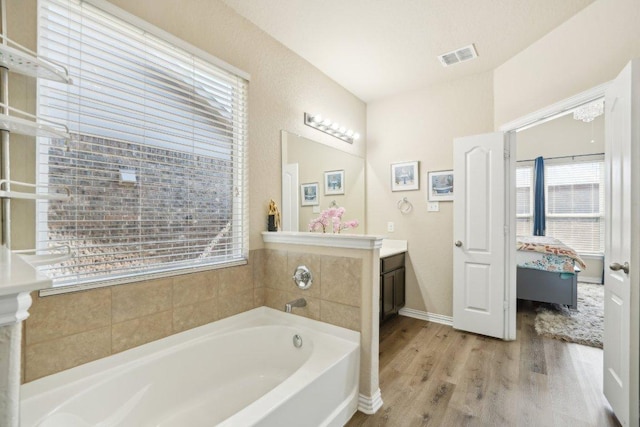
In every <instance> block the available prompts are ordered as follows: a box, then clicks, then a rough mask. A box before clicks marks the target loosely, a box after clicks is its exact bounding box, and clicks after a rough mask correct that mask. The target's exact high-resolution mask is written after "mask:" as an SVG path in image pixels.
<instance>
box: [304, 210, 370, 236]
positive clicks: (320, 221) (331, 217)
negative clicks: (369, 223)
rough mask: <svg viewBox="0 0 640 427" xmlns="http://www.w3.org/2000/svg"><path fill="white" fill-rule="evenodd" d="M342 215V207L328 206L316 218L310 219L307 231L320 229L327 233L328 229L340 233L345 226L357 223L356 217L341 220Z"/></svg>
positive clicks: (351, 226)
mask: <svg viewBox="0 0 640 427" xmlns="http://www.w3.org/2000/svg"><path fill="white" fill-rule="evenodd" d="M342 215H344V208H338V207H335V208H329V209H325V210H323V211H322V212H321V213H320V216H319V217H318V218H316V219H312V220H311V222H310V223H309V231H320V230H322V232H323V233H327V232H328V230H331V231H333V232H334V233H340V232H341V231H342V230H346V229H347V228H356V227H357V226H358V225H359V223H358V220H357V219H354V220H352V221H345V222H342Z"/></svg>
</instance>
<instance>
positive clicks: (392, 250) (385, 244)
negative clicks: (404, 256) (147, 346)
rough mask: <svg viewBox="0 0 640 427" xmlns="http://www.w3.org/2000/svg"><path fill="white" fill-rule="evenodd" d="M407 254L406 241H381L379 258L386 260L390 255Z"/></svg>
mask: <svg viewBox="0 0 640 427" xmlns="http://www.w3.org/2000/svg"><path fill="white" fill-rule="evenodd" d="M403 252H407V241H406V240H392V239H382V247H381V248H380V258H386V257H389V256H392V255H397V254H401V253H403Z"/></svg>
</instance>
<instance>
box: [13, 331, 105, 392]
mask: <svg viewBox="0 0 640 427" xmlns="http://www.w3.org/2000/svg"><path fill="white" fill-rule="evenodd" d="M25 353H26V354H25V360H26V366H25V381H33V380H35V379H37V378H41V377H44V376H46V375H51V374H54V373H56V372H60V371H63V370H65V369H69V368H72V367H74V366H78V365H82V364H83V363H87V362H90V361H92V360H96V359H100V358H103V357H107V356H109V354H110V353H111V328H110V327H105V328H99V329H94V330H92V331H86V332H81V333H79V334H74V335H69V336H66V337H62V338H57V339H53V340H49V341H45V342H41V343H36V344H31V345H27V346H26V349H25Z"/></svg>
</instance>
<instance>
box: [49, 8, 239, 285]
mask: <svg viewBox="0 0 640 427" xmlns="http://www.w3.org/2000/svg"><path fill="white" fill-rule="evenodd" d="M94 5H97V6H94ZM38 18H39V25H38V28H39V32H38V49H39V51H40V52H41V53H42V54H44V55H46V56H47V57H49V58H52V59H53V60H56V61H57V62H59V63H61V64H64V65H65V66H67V67H68V68H69V72H70V74H71V76H72V78H73V82H74V84H73V85H63V84H58V83H55V82H50V81H46V80H39V81H38V110H39V114H40V116H42V117H45V118H48V119H51V120H55V121H57V122H61V123H65V124H67V125H68V126H69V129H70V132H71V134H72V136H73V138H72V141H71V142H70V143H68V145H69V147H68V149H67V143H66V142H65V141H61V140H50V139H39V140H38V154H37V161H38V182H39V183H40V184H43V185H47V186H49V187H53V188H62V187H66V188H68V189H69V190H70V193H71V195H72V200H71V202H69V201H61V202H58V201H43V202H40V204H39V205H38V206H37V240H38V243H37V244H38V247H40V248H43V247H47V246H50V245H52V244H63V245H69V246H70V247H71V249H72V254H73V256H72V258H71V259H70V260H68V261H65V262H64V263H62V264H58V265H55V266H53V267H52V268H50V269H48V270H46V273H47V274H48V275H50V276H51V277H52V278H53V279H54V286H56V287H58V289H60V288H59V287H62V286H65V287H66V289H73V288H74V287H79V288H84V287H87V286H90V287H93V286H103V285H108V284H115V283H119V282H131V281H135V280H142V279H147V278H149V277H155V276H164V275H172V274H177V273H179V272H190V271H197V270H202V269H210V268H216V267H220V266H228V265H236V264H242V263H245V262H246V255H247V231H248V230H247V216H246V213H247V206H246V190H247V187H246V176H247V172H246V165H245V163H246V133H247V130H246V129H247V122H246V117H247V78H248V76H247V75H246V74H245V73H243V72H242V71H239V70H236V69H234V68H233V67H231V66H229V65H227V64H224V63H223V62H222V61H219V60H218V59H216V58H213V57H211V56H209V55H208V54H206V53H204V52H202V51H199V50H198V49H196V48H194V47H192V46H189V45H187V44H186V43H184V42H182V41H180V40H178V39H176V38H175V37H173V36H170V35H168V34H166V33H164V32H162V31H161V30H158V29H156V28H155V27H152V26H151V25H149V24H147V23H145V22H143V21H140V20H138V19H137V18H132V17H130V16H129V15H127V14H125V13H124V12H122V11H120V10H119V9H117V8H115V7H113V6H112V5H110V4H108V3H106V2H100V1H95V0H91V1H79V0H41V1H40V2H39V14H38ZM55 292H56V290H55V289H54V290H53V293H55Z"/></svg>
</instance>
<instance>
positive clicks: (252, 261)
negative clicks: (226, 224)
mask: <svg viewBox="0 0 640 427" xmlns="http://www.w3.org/2000/svg"><path fill="white" fill-rule="evenodd" d="M264 251H265V250H264V249H256V250H253V251H250V252H249V265H251V268H252V269H253V287H254V288H262V287H264V286H265V283H264V275H265V270H264Z"/></svg>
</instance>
